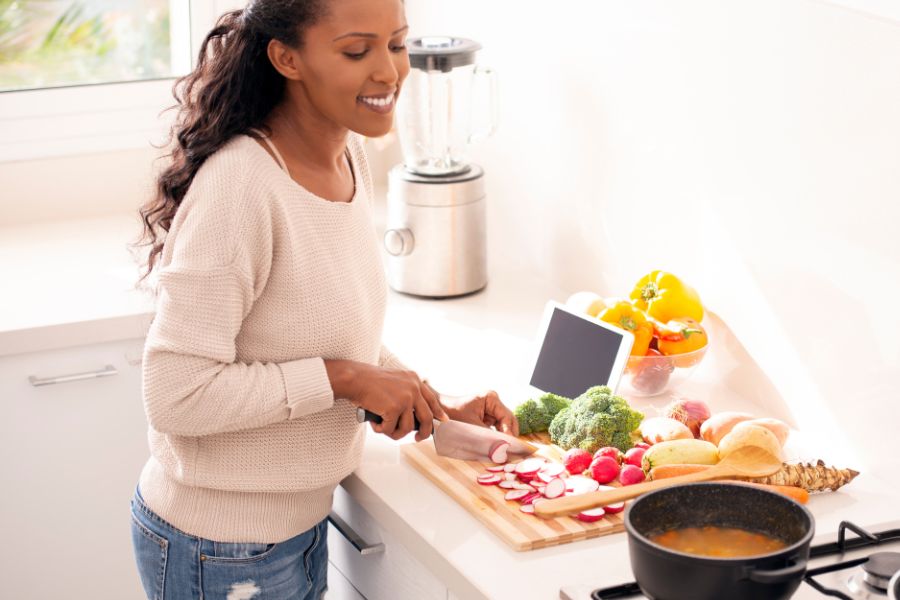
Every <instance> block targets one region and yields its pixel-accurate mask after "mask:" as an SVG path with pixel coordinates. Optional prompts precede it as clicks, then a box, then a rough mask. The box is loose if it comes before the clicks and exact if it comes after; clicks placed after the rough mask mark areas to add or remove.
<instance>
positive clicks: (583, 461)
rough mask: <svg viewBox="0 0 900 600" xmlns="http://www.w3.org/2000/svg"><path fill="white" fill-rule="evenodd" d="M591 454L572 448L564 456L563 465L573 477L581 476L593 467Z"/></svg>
mask: <svg viewBox="0 0 900 600" xmlns="http://www.w3.org/2000/svg"><path fill="white" fill-rule="evenodd" d="M592 458H593V457H592V456H591V453H590V452H588V451H587V450H582V449H581V448H572V449H571V450H567V451H566V453H565V454H564V455H563V465H565V467H566V471H568V472H569V473H571V474H572V475H580V474H582V473H584V471H585V470H586V469H587V468H588V467H590V466H591V459H592Z"/></svg>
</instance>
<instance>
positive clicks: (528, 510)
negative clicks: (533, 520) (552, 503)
mask: <svg viewBox="0 0 900 600" xmlns="http://www.w3.org/2000/svg"><path fill="white" fill-rule="evenodd" d="M519 510H521V511H522V512H523V513H525V514H528V515H533V514H534V504H523V505H522V506H520V507H519Z"/></svg>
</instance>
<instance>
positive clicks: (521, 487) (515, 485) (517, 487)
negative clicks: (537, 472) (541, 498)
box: [513, 481, 535, 492]
mask: <svg viewBox="0 0 900 600" xmlns="http://www.w3.org/2000/svg"><path fill="white" fill-rule="evenodd" d="M513 489H514V490H528V491H529V492H533V491H535V489H534V486H531V485H528V484H527V483H522V482H520V481H514V482H513Z"/></svg>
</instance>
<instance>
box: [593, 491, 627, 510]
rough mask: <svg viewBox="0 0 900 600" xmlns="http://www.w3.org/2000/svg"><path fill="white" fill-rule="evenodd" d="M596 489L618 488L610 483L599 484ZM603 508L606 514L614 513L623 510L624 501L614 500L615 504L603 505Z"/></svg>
mask: <svg viewBox="0 0 900 600" xmlns="http://www.w3.org/2000/svg"><path fill="white" fill-rule="evenodd" d="M598 489H599V491H601V492H608V491H609V490H615V489H618V488H614V487H612V486H611V485H601V486H600V487H599V488H598ZM603 510H605V511H606V514H608V515H614V514H616V513H620V512H622V511H623V510H625V503H624V502H616V503H615V504H610V505H609V506H604V507H603Z"/></svg>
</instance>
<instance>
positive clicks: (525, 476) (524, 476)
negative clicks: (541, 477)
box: [516, 473, 537, 483]
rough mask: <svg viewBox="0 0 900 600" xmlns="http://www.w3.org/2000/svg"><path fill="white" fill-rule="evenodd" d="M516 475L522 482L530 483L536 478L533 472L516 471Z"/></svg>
mask: <svg viewBox="0 0 900 600" xmlns="http://www.w3.org/2000/svg"><path fill="white" fill-rule="evenodd" d="M516 477H518V478H519V481H521V482H522V483H531V482H532V481H534V480H535V479H537V477H535V474H534V473H517V474H516Z"/></svg>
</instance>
